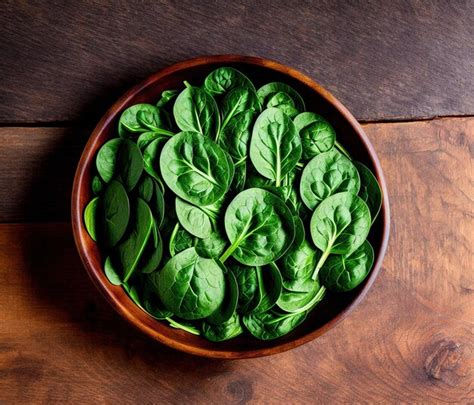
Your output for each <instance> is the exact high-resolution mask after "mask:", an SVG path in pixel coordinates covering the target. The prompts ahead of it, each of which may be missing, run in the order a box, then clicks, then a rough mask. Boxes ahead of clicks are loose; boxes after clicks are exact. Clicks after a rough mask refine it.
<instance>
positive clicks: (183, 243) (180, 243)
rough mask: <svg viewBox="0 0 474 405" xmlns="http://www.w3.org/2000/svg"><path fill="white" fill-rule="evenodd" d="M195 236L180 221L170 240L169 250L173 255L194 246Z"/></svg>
mask: <svg viewBox="0 0 474 405" xmlns="http://www.w3.org/2000/svg"><path fill="white" fill-rule="evenodd" d="M194 243H195V241H194V237H193V235H191V234H190V233H189V232H188V231H186V230H185V229H184V228H183V227H182V226H180V224H179V222H178V223H177V224H176V225H175V227H174V229H173V232H172V233H171V236H170V241H169V252H170V255H171V256H172V257H173V256H174V255H176V254H177V253H179V252H182V251H183V250H186V249H188V248H190V247H193V246H194Z"/></svg>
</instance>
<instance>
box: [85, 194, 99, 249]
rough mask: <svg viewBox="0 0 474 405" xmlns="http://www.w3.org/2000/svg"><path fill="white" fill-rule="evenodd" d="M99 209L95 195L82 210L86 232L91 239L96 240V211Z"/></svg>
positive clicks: (97, 198)
mask: <svg viewBox="0 0 474 405" xmlns="http://www.w3.org/2000/svg"><path fill="white" fill-rule="evenodd" d="M98 211H99V197H95V198H93V199H92V200H90V201H89V203H88V204H87V205H86V208H85V210H84V225H85V226H86V230H87V233H88V234H89V236H90V237H91V239H92V240H93V241H94V242H96V241H97V232H96V226H97V222H98V219H97V213H98Z"/></svg>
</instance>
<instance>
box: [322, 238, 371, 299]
mask: <svg viewBox="0 0 474 405" xmlns="http://www.w3.org/2000/svg"><path fill="white" fill-rule="evenodd" d="M373 264H374V249H373V248H372V246H371V245H370V243H369V242H368V241H365V242H364V243H363V244H362V245H360V247H359V248H358V249H356V250H355V251H354V252H352V253H351V254H349V255H332V256H329V257H328V259H327V260H326V263H325V264H324V266H323V267H322V269H321V271H320V272H319V278H320V280H321V283H322V284H323V285H324V286H326V287H327V288H328V290H331V291H335V292H344V291H350V290H353V289H354V288H356V287H357V286H358V285H359V284H360V283H362V282H363V281H364V280H365V278H366V277H367V275H368V274H369V272H370V269H371V268H372V265H373Z"/></svg>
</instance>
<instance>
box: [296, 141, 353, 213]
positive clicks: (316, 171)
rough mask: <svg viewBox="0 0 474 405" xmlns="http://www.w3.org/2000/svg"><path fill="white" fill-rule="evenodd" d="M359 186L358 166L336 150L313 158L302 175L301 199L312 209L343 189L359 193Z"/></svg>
mask: <svg viewBox="0 0 474 405" xmlns="http://www.w3.org/2000/svg"><path fill="white" fill-rule="evenodd" d="M359 188H360V178H359V174H358V172H357V169H356V167H355V166H354V165H353V164H352V163H351V161H350V160H349V159H347V158H346V157H345V156H343V155H341V154H340V153H339V152H337V151H335V150H334V151H329V152H325V153H321V154H320V155H317V156H316V157H314V158H313V159H311V160H310V161H309V162H308V164H307V165H306V166H305V168H304V169H303V173H302V175H301V181H300V194H301V199H302V200H303V202H304V203H305V205H306V206H307V207H308V208H309V209H310V210H314V209H315V208H316V207H317V206H318V204H319V203H320V202H321V201H323V200H324V199H325V198H327V197H329V196H331V195H333V194H336V193H340V192H342V191H350V192H352V193H353V194H357V193H358V192H359Z"/></svg>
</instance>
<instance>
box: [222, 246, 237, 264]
mask: <svg viewBox="0 0 474 405" xmlns="http://www.w3.org/2000/svg"><path fill="white" fill-rule="evenodd" d="M238 246H239V245H238V244H235V245H234V244H231V245H230V246H229V247H228V248H227V249H226V251H225V252H224V253H222V256H221V257H220V258H219V261H220V262H221V263H224V262H225V261H226V260H227V259H228V258H229V257H230V256H232V253H234V251H235V249H237V247H238Z"/></svg>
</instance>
